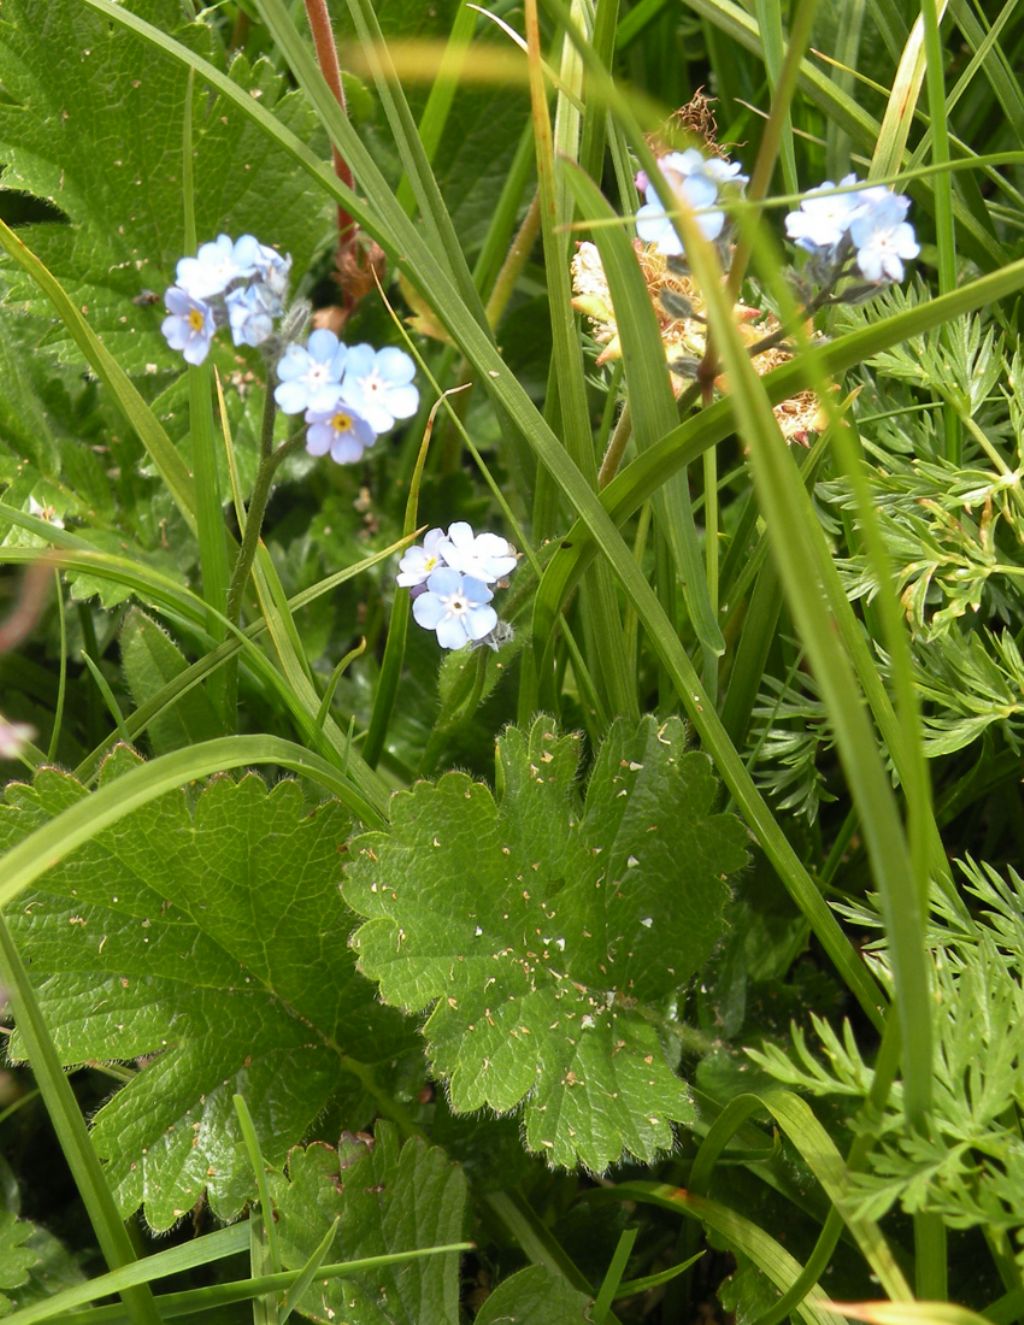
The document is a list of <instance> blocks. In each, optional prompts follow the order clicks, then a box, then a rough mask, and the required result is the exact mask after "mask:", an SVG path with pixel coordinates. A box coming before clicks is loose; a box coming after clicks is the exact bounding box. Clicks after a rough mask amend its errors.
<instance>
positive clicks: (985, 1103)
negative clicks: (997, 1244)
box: [748, 861, 1024, 1266]
mask: <svg viewBox="0 0 1024 1325" xmlns="http://www.w3.org/2000/svg"><path fill="white" fill-rule="evenodd" d="M962 871H963V875H964V878H965V880H966V885H967V893H968V895H969V896H970V897H971V898H973V899H974V900H975V902H976V903H977V904H978V908H979V910H978V912H977V914H976V915H968V914H966V913H965V912H963V911H961V910H954V908H953V907H952V906H951V905H950V904H949V903H948V902H943V901H942V900H940V899H938V898H937V899H936V900H935V911H934V914H933V917H932V928H931V934H930V940H931V943H932V945H933V951H934V967H933V973H934V980H935V995H934V1007H933V1014H932V1016H933V1023H934V1027H935V1036H936V1044H937V1052H936V1062H935V1086H936V1091H935V1110H934V1115H933V1126H932V1128H931V1130H930V1132H929V1133H928V1134H927V1135H925V1134H920V1133H915V1132H912V1131H910V1130H908V1129H907V1127H906V1126H905V1123H904V1118H903V1112H902V1096H901V1087H900V1086H899V1084H897V1085H896V1086H894V1088H893V1090H892V1092H891V1094H890V1096H889V1099H888V1102H887V1104H886V1106H885V1109H884V1111H883V1113H882V1114H881V1115H880V1116H879V1115H878V1114H876V1113H872V1114H870V1115H868V1117H869V1119H870V1121H869V1122H868V1123H867V1125H868V1126H870V1128H871V1131H872V1133H874V1134H875V1135H877V1137H878V1145H877V1148H876V1149H875V1150H874V1152H873V1153H872V1156H871V1161H870V1171H869V1172H868V1173H864V1174H859V1175H857V1176H856V1177H855V1179H854V1182H853V1190H852V1196H853V1201H854V1205H855V1208H856V1209H857V1211H858V1213H859V1214H861V1215H862V1216H864V1217H867V1218H873V1219H877V1218H881V1217H882V1216H883V1215H884V1214H886V1213H887V1212H888V1211H889V1210H890V1209H891V1208H892V1207H893V1206H894V1205H897V1204H898V1205H899V1207H900V1208H901V1209H903V1210H905V1211H906V1212H908V1213H929V1214H934V1215H938V1216H940V1217H941V1218H942V1220H943V1221H944V1222H945V1223H946V1224H947V1225H948V1226H949V1227H950V1228H957V1229H967V1228H981V1229H983V1230H985V1231H986V1233H987V1234H990V1235H993V1236H996V1237H998V1238H1000V1239H1005V1240H1006V1241H1005V1245H1006V1247H1007V1248H1008V1249H1009V1248H1011V1247H1012V1248H1015V1249H1016V1250H1015V1252H1014V1254H1015V1255H1016V1257H1017V1260H1018V1262H1019V1264H1021V1265H1022V1266H1024V1251H1021V1250H1020V1241H1021V1234H1022V1232H1024V1217H1022V1214H1021V1205H1020V1199H1019V1188H1018V1185H1017V1181H1016V1178H1015V1175H1016V1174H1018V1173H1019V1172H1020V1170H1021V1165H1022V1164H1024V1142H1022V1140H1021V1133H1020V1125H1021V1118H1022V1116H1024V1090H1022V1087H1021V1082H1022V1080H1024V1030H1022V1027H1024V986H1022V983H1021V966H1020V962H1021V953H1022V952H1024V924H1022V921H1021V916H1022V914H1024V879H1022V878H1021V876H1020V875H1019V874H1018V873H1017V872H1016V871H1015V870H1013V869H1009V870H1008V871H1007V872H1006V874H1005V875H1002V874H1000V873H999V872H998V871H997V870H995V869H993V868H992V867H991V866H988V865H985V864H976V863H974V862H973V861H968V862H966V863H965V864H964V865H963V867H962ZM863 919H864V920H866V921H868V922H872V921H873V923H875V924H878V923H879V918H878V916H877V913H876V912H875V911H874V908H873V907H870V908H868V909H867V910H866V911H865V913H864V916H863ZM872 948H873V952H874V957H873V960H874V961H875V962H878V963H880V964H881V969H882V970H883V971H884V970H885V969H886V966H887V954H886V949H885V945H884V943H879V942H876V943H874V944H872ZM811 1020H812V1024H813V1027H814V1031H815V1034H816V1036H817V1038H818V1042H819V1043H818V1055H815V1054H814V1053H812V1051H811V1050H810V1048H809V1047H808V1044H807V1039H806V1036H805V1034H804V1032H803V1030H802V1029H801V1028H800V1027H798V1026H795V1027H794V1028H793V1032H792V1035H793V1043H792V1048H791V1049H790V1050H789V1051H788V1052H787V1051H784V1050H782V1049H781V1048H780V1047H779V1046H777V1045H767V1046H765V1047H764V1048H763V1049H761V1050H749V1051H748V1052H749V1054H750V1056H751V1058H752V1059H753V1060H754V1062H755V1063H756V1064H757V1065H758V1066H759V1067H760V1068H761V1069H762V1070H763V1071H765V1072H767V1073H769V1074H770V1075H771V1076H773V1077H774V1078H775V1079H776V1080H778V1081H781V1082H784V1083H785V1084H786V1085H789V1086H792V1087H795V1088H797V1089H800V1090H803V1091H806V1092H809V1093H811V1094H813V1095H816V1096H822V1097H828V1096H832V1097H838V1098H846V1099H848V1100H850V1101H853V1102H858V1103H862V1102H864V1101H866V1100H867V1098H868V1096H869V1094H870V1093H871V1091H872V1087H873V1085H874V1079H875V1074H874V1069H873V1067H872V1065H871V1063H870V1061H869V1060H868V1059H866V1057H865V1055H864V1052H863V1051H862V1049H861V1048H860V1046H859V1045H858V1043H857V1037H856V1035H855V1034H854V1032H853V1030H852V1028H851V1027H850V1026H849V1024H848V1023H847V1024H844V1026H843V1029H842V1031H841V1033H837V1032H836V1031H835V1030H834V1029H833V1028H832V1027H831V1026H830V1025H829V1023H828V1022H826V1021H825V1020H824V1019H823V1018H820V1017H814V1016H812V1018H811ZM848 1121H850V1122H852V1116H850V1117H849V1118H848ZM854 1125H855V1126H856V1124H854Z"/></svg>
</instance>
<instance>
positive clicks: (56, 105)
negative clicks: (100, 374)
mask: <svg viewBox="0 0 1024 1325" xmlns="http://www.w3.org/2000/svg"><path fill="white" fill-rule="evenodd" d="M130 8H131V9H132V10H133V11H134V12H137V13H139V14H140V15H142V16H143V17H145V18H147V19H148V20H149V21H150V22H154V23H157V24H158V25H159V26H160V27H161V28H163V29H164V30H165V31H168V32H172V33H174V35H175V36H176V37H177V38H178V39H179V40H181V41H183V42H185V43H186V45H188V46H189V47H190V49H192V50H194V51H195V52H196V53H197V54H199V55H202V56H203V57H204V58H206V59H211V60H212V61H213V62H214V63H215V64H223V63H224V61H225V56H224V52H223V51H222V50H221V49H219V42H218V40H217V38H216V36H215V35H214V32H213V29H212V28H211V27H210V26H209V25H208V24H206V23H188V22H185V21H183V14H182V7H181V5H180V4H179V3H178V0H136V2H135V3H133V4H132V5H131V6H130ZM230 74H231V77H232V79H233V80H235V81H236V82H237V83H238V84H239V85H240V86H241V87H243V88H245V89H246V90H247V91H248V92H249V93H250V95H252V96H254V97H258V98H259V99H260V101H261V103H262V104H263V105H266V106H270V107H272V108H273V109H274V112H275V114H276V115H278V116H279V117H280V118H281V120H282V122H284V123H285V124H287V125H288V126H289V127H290V128H291V129H293V130H294V132H296V133H298V134H300V135H302V136H303V137H304V138H310V137H311V136H313V133H314V121H313V117H312V115H311V112H310V110H309V107H308V106H307V105H306V104H305V103H304V101H303V99H302V98H301V97H299V96H297V95H296V94H295V93H294V92H292V93H290V94H289V93H288V92H287V91H286V89H285V86H284V84H283V80H281V79H280V77H279V76H278V75H277V74H276V73H275V71H274V70H273V68H272V67H271V65H270V64H269V63H268V62H266V61H258V62H257V63H256V65H255V66H250V64H249V61H248V60H247V59H245V58H244V57H242V56H238V57H236V58H235V60H234V61H233V62H232V64H231V66H230ZM0 82H2V83H3V86H4V89H5V91H6V93H7V99H6V100H5V103H4V104H3V105H2V106H0V148H2V153H3V159H4V161H5V163H6V166H5V172H4V177H3V182H4V185H5V187H6V188H8V189H19V190H22V191H24V192H26V193H29V194H31V195H33V196H35V197H37V198H40V199H43V200H45V201H46V202H47V203H49V204H50V205H51V206H52V207H55V208H57V209H59V211H60V213H62V214H63V216H64V217H66V218H67V220H68V221H69V222H71V224H70V225H69V224H64V223H63V222H60V221H45V222H38V223H36V224H34V225H32V226H29V227H28V228H27V230H25V231H24V232H23V234H24V239H25V242H26V243H27V244H28V245H29V247H30V248H32V249H33V250H34V251H35V252H36V253H37V254H38V255H39V257H40V258H42V260H43V261H44V262H45V263H46V265H47V266H48V267H49V268H50V269H51V271H52V272H53V273H54V275H56V276H57V277H58V279H60V281H61V282H62V284H63V285H64V286H65V288H66V289H67V290H68V291H69V293H71V295H72V297H73V298H74V300H75V302H76V303H77V304H78V305H79V306H81V307H84V308H86V309H88V313H89V320H90V323H91V325H92V326H93V328H94V330H96V331H97V332H99V333H100V334H101V335H102V337H103V339H104V342H105V344H106V346H107V348H108V349H109V350H111V351H112V352H114V353H115V354H116V355H117V358H118V361H119V363H120V364H121V366H122V368H124V369H125V370H126V371H129V372H132V373H138V374H151V373H153V372H154V371H155V370H156V368H157V367H159V368H161V369H163V370H164V371H166V370H167V369H168V368H169V367H170V366H171V364H172V358H171V355H170V352H169V351H168V350H167V347H166V345H165V344H164V342H163V340H162V338H161V337H160V335H159V324H160V320H161V317H162V316H163V313H162V309H161V307H159V306H158V307H145V306H141V307H140V306H139V305H138V304H136V303H133V300H134V299H135V298H136V297H137V296H138V295H139V293H140V291H142V290H144V289H147V288H149V289H152V290H154V291H155V292H156V293H157V294H162V292H163V290H164V288H165V286H166V285H168V284H169V283H170V280H171V277H172V274H173V269H174V263H175V262H176V260H177V259H178V258H179V257H181V256H182V253H183V247H182V234H183V225H184V215H183V211H182V150H183V141H184V138H183V126H184V116H185V104H186V103H185V91H186V89H185V76H184V74H183V72H182V71H181V70H180V69H179V68H177V67H176V66H175V65H174V64H173V63H172V62H170V61H169V60H167V59H166V58H163V57H161V56H160V55H159V54H157V53H156V52H154V51H153V50H151V49H150V48H148V47H147V46H145V45H144V44H143V43H140V42H139V41H138V40H137V39H135V38H133V37H132V36H130V35H129V34H128V33H127V32H125V30H124V29H123V28H122V27H120V26H119V25H116V24H111V23H108V22H107V21H106V20H104V19H103V18H102V17H101V16H99V15H98V14H96V13H94V12H93V11H92V10H90V9H89V8H88V7H87V6H84V5H81V4H78V3H77V2H76V0H56V3H54V4H48V5H47V6H46V8H45V10H40V9H39V7H38V6H37V5H35V4H33V3H32V0H12V2H11V3H9V4H5V5H4V12H3V20H2V23H0ZM142 124H144V125H145V126H146V132H145V133H140V132H138V129H139V126H140V125H142ZM193 164H194V170H195V201H196V228H197V233H198V235H199V237H200V240H205V239H208V238H209V239H212V238H213V237H214V236H215V235H216V234H217V233H219V232H221V231H229V232H230V233H232V234H241V233H244V232H245V231H248V230H252V229H254V228H255V229H258V230H259V232H260V237H261V238H262V239H263V241H264V242H265V243H270V244H275V245H277V246H279V247H280V249H281V250H282V252H291V253H292V255H293V257H294V259H295V263H296V267H297V270H299V271H304V270H305V269H306V268H307V267H308V265H309V261H310V257H311V256H312V253H313V252H314V250H315V248H316V246H317V245H318V244H319V243H320V242H321V236H322V234H323V231H322V229H321V227H322V225H323V223H324V222H325V221H326V218H327V210H326V207H325V205H324V201H323V199H322V197H321V196H319V195H318V194H316V193H315V192H314V191H313V190H312V188H311V186H310V184H309V182H308V180H307V179H306V178H305V177H303V176H302V175H301V174H300V173H299V172H298V170H297V168H296V166H295V165H294V163H293V162H291V161H290V160H289V159H288V158H287V157H286V156H285V154H284V153H283V152H282V151H281V150H280V149H279V148H277V147H275V146H274V145H272V144H271V143H269V142H268V140H267V138H266V137H265V135H263V134H261V133H259V132H258V131H257V130H256V129H255V128H254V127H253V125H252V124H251V123H250V122H249V121H248V120H246V119H245V118H244V117H243V116H241V115H239V114H238V112H237V110H235V109H233V108H232V107H231V106H230V105H228V104H227V103H226V102H225V101H224V100H223V98H219V97H216V96H213V97H207V96H205V95H203V96H199V97H197V98H196V106H195V123H194V127H193ZM268 199H273V206H272V208H268V206H267V200H268ZM271 218H272V221H271ZM268 221H271V224H270V226H269V228H268ZM7 298H8V301H9V302H10V303H11V305H12V309H11V311H16V312H18V313H19V314H20V315H21V316H22V317H24V316H25V315H26V314H27V315H29V316H30V317H31V318H32V321H33V323H34V325H35V327H36V328H41V327H44V326H45V327H46V328H47V329H48V333H49V334H47V335H46V337H45V343H47V344H56V346H58V347H59V352H60V353H61V355H62V356H63V357H64V358H65V359H66V358H67V356H68V354H69V353H73V351H71V349H70V347H69V346H68V345H67V344H66V343H65V344H64V345H63V346H61V342H60V339H59V329H57V331H58V335H57V337H56V338H54V336H53V334H52V333H53V326H52V316H51V310H50V308H49V306H48V305H46V304H45V303H43V302H42V301H41V297H40V295H39V293H38V291H37V290H35V288H34V287H31V286H28V285H27V284H26V283H25V280H24V278H23V277H19V276H15V277H14V278H13V281H12V284H11V286H10V288H9V291H8V295H7ZM37 334H38V333H37ZM73 361H74V362H77V355H74V359H73ZM229 364H230V361H229Z"/></svg>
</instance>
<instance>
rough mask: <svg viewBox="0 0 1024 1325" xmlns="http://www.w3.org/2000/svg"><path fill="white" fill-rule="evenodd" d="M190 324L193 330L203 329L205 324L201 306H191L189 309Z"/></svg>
mask: <svg viewBox="0 0 1024 1325" xmlns="http://www.w3.org/2000/svg"><path fill="white" fill-rule="evenodd" d="M188 324H189V326H190V327H191V328H192V330H193V331H202V329H203V326H204V325H205V318H204V317H203V310H202V309H201V308H190V309H189V310H188Z"/></svg>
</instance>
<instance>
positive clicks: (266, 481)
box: [226, 393, 306, 625]
mask: <svg viewBox="0 0 1024 1325" xmlns="http://www.w3.org/2000/svg"><path fill="white" fill-rule="evenodd" d="M268 394H269V393H268ZM271 422H273V412H271ZM305 440H306V430H305V428H300V429H299V431H298V432H296V433H293V434H292V436H291V437H289V438H288V440H287V441H286V442H282V444H281V445H280V446H279V447H278V448H277V450H276V451H271V453H270V454H269V455H267V456H264V458H263V463H262V464H261V465H260V467H259V472H258V473H257V475H256V482H255V484H254V485H253V490H252V496H251V497H250V498H249V511H248V514H247V515H246V518H245V533H244V535H243V537H242V546H241V547H240V548H239V549H238V559H237V560H236V562H235V569H234V571H233V572H232V574H231V584H230V585H229V587H228V603H227V612H226V615H227V618H228V620H229V621H231V622H232V623H234V624H235V625H237V624H238V619H239V617H240V615H241V611H242V595H243V594H244V592H245V586H246V582H247V581H248V579H249V572H250V571H251V570H252V563H253V561H254V560H255V557H256V549H257V547H258V546H259V541H260V533H261V531H262V529H263V517H264V516H265V515H266V513H267V503H268V502H269V501H270V490H271V487H272V486H273V482H274V475H275V474H276V473H277V470H278V466H279V465H280V464H281V461H282V460H285V459H287V457H288V456H290V455H294V454H295V452H296V451H298V450H300V449H301V447H302V444H303V442H304V441H305Z"/></svg>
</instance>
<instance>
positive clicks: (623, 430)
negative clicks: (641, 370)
mask: <svg viewBox="0 0 1024 1325" xmlns="http://www.w3.org/2000/svg"><path fill="white" fill-rule="evenodd" d="M632 435H633V420H632V418H631V417H630V413H629V401H628V400H627V401H626V403H625V405H623V407H622V413H621V414H620V415H619V417H618V419H617V420H616V423H615V429H614V431H613V432H612V435H611V439H610V440H609V442H608V449H607V450H606V451H605V453H604V459H603V460H602V461H601V468H600V469H599V470H598V471H597V486H598V490H599V491H600V489H601V488H605V487H607V486H608V484H609V483H610V482H611V481H612V479H613V478H614V477H615V475H616V474H617V473H618V470H619V465H621V464H622V457H623V454H624V453H625V450H626V447H627V445H628V444H629V439H630V437H631V436H632Z"/></svg>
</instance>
